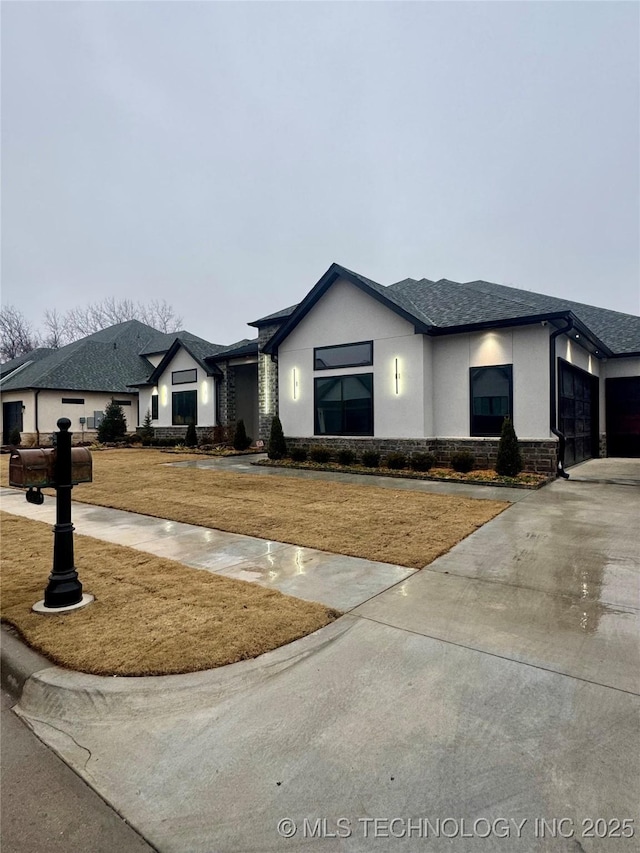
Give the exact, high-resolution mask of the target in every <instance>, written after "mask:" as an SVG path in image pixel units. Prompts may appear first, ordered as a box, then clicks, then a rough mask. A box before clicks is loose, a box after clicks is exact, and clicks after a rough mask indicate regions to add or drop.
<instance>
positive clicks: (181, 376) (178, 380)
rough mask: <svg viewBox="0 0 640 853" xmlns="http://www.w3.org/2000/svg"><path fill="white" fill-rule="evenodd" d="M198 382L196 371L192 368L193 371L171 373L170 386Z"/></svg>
mask: <svg viewBox="0 0 640 853" xmlns="http://www.w3.org/2000/svg"><path fill="white" fill-rule="evenodd" d="M197 381H198V371H197V370H196V369H195V367H194V368H193V370H174V371H173V372H172V373H171V384H172V385H186V384H187V382H197Z"/></svg>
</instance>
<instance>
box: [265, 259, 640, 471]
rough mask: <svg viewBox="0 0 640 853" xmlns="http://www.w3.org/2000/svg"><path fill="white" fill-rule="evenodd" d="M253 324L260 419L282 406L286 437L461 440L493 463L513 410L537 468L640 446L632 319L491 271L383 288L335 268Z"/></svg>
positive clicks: (387, 442)
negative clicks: (503, 281) (466, 278)
mask: <svg viewBox="0 0 640 853" xmlns="http://www.w3.org/2000/svg"><path fill="white" fill-rule="evenodd" d="M250 325H254V326H256V327H257V328H258V330H259V341H260V345H261V346H260V349H261V355H260V359H261V362H260V364H261V376H260V405H261V420H262V419H264V420H267V417H266V416H267V414H269V415H270V414H272V413H274V412H275V409H276V406H277V408H278V410H279V414H280V418H281V420H282V424H283V428H284V432H285V435H286V436H287V439H288V441H289V444H290V445H294V444H305V445H309V444H312V443H321V444H326V445H330V446H349V447H354V448H356V449H358V450H361V449H364V448H365V447H374V448H377V449H383V450H390V449H397V450H405V451H409V452H411V451H415V450H430V451H432V452H434V453H435V454H436V456H437V457H438V459H439V461H441V462H446V461H448V460H449V459H450V457H451V454H452V453H453V452H454V451H456V450H459V449H469V450H471V451H472V452H473V453H474V455H475V456H476V458H477V460H478V462H479V463H480V464H492V463H493V462H494V460H495V454H496V451H497V443H498V437H499V435H500V430H501V426H502V422H503V419H504V417H505V416H506V415H510V416H511V417H512V419H513V421H514V425H515V429H516V432H517V434H518V437H519V438H520V440H521V442H522V448H523V451H524V455H525V459H526V464H527V467H528V468H529V469H531V470H540V471H553V470H555V467H556V464H557V463H558V462H560V463H562V462H564V465H565V466H569V465H572V464H575V463H576V462H579V461H582V460H583V459H588V458H590V457H595V456H599V455H607V454H608V455H611V456H613V455H617V456H640V318H638V317H636V316H633V315H628V314H621V313H618V312H615V311H609V310H606V309H603V308H596V307H593V306H589V305H582V304H580V303H577V302H572V301H569V300H566V299H560V298H556V297H553V296H545V295H543V294H538V293H532V292H529V291H525V290H519V289H517V288H513V287H506V286H504V285H498V284H492V283H490V282H485V281H475V282H468V283H464V284H460V283H458V282H453V281H448V280H445V279H442V280H440V281H436V282H433V281H429V280H427V279H422V280H420V281H416V280H414V279H404V280H403V281H400V282H397V283H396V284H392V285H389V286H388V287H384V286H382V285H380V284H378V283H376V282H374V281H371V280H369V279H367V278H364V277H363V276H361V275H358V274H357V273H354V272H351V271H349V270H347V269H345V268H344V267H341V266H339V265H337V264H333V265H332V266H331V267H330V268H329V269H328V270H327V272H326V273H325V274H324V275H323V276H322V278H321V279H320V280H319V281H318V283H317V284H316V285H315V286H314V287H313V288H312V290H311V291H310V292H309V293H308V294H307V295H306V296H305V298H304V299H303V300H302V302H301V303H300V304H299V305H297V306H293V307H291V308H288V309H285V310H284V311H281V312H277V313H275V314H271V315H269V316H268V317H264V318H262V319H261V320H257V321H255V322H254V323H252V324H250ZM276 364H277V368H276ZM276 399H277V402H276Z"/></svg>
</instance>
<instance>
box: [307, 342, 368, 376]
mask: <svg viewBox="0 0 640 853" xmlns="http://www.w3.org/2000/svg"><path fill="white" fill-rule="evenodd" d="M361 346H368V347H369V349H370V352H371V356H370V360H369V361H342V362H340V364H332V365H331V366H329V367H326V366H323V365H320V366H318V363H317V362H318V353H319V352H321V351H322V350H327V349H332V350H333V349H345V348H347V347H361ZM372 365H373V341H353V342H352V343H349V344H333V345H330V346H324V347H314V348H313V369H314V370H341V369H342V368H344V367H370V366H372Z"/></svg>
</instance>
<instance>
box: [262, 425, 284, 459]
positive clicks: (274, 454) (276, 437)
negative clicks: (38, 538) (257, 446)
mask: <svg viewBox="0 0 640 853" xmlns="http://www.w3.org/2000/svg"><path fill="white" fill-rule="evenodd" d="M267 455H268V457H269V459H282V458H283V457H284V456H286V455H287V442H286V441H285V440H284V432H283V431H282V422H281V421H280V418H279V417H278V416H277V415H276V416H275V417H274V418H273V419H272V421H271V431H270V432H269V444H268V446H267Z"/></svg>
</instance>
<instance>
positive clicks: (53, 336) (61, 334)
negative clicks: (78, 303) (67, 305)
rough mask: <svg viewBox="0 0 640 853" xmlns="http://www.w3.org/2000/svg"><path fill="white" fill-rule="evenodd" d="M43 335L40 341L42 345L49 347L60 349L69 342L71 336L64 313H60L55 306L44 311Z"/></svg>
mask: <svg viewBox="0 0 640 853" xmlns="http://www.w3.org/2000/svg"><path fill="white" fill-rule="evenodd" d="M43 326H44V336H43V338H42V342H43V344H44V346H46V347H51V349H60V347H63V346H64V345H65V344H68V343H70V342H71V340H72V337H71V335H70V333H69V322H68V319H67V315H66V314H61V313H60V312H59V311H58V309H57V308H53V309H49V308H47V310H46V311H45V312H44V320H43Z"/></svg>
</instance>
